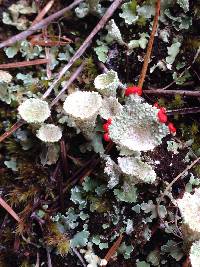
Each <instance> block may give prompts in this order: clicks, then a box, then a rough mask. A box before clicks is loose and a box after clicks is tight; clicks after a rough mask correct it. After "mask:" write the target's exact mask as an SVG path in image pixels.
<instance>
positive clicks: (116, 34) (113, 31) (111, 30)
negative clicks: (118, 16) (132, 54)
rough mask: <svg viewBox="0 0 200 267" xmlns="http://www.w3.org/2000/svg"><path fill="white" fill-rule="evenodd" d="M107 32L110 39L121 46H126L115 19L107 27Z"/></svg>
mask: <svg viewBox="0 0 200 267" xmlns="http://www.w3.org/2000/svg"><path fill="white" fill-rule="evenodd" d="M106 30H108V37H110V38H111V39H112V40H115V41H116V42H118V44H120V45H124V44H125V42H124V41H123V39H122V35H121V32H120V30H119V28H118V26H117V25H116V23H115V21H114V19H111V20H110V21H109V22H108V24H107V25H106Z"/></svg>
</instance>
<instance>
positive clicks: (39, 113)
mask: <svg viewBox="0 0 200 267" xmlns="http://www.w3.org/2000/svg"><path fill="white" fill-rule="evenodd" d="M18 112H19V114H20V116H21V117H22V119H24V120H25V121H27V122H28V123H42V122H44V121H45V120H46V119H47V118H48V117H49V116H50V115H51V111H50V108H49V105H48V103H47V102H46V101H44V100H41V99H36V98H29V99H27V100H25V101H24V102H23V103H22V104H21V105H20V106H19V107H18Z"/></svg>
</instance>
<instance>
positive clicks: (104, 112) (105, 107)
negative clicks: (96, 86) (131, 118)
mask: <svg viewBox="0 0 200 267" xmlns="http://www.w3.org/2000/svg"><path fill="white" fill-rule="evenodd" d="M121 111H122V105H121V104H120V103H119V102H118V99H117V98H116V97H112V96H110V97H104V98H103V101H102V107H101V108H100V111H99V114H100V116H101V117H102V118H103V119H105V120H108V119H109V118H111V119H112V118H113V117H115V116H116V115H117V114H119V113H120V112H121Z"/></svg>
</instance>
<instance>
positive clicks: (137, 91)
mask: <svg viewBox="0 0 200 267" xmlns="http://www.w3.org/2000/svg"><path fill="white" fill-rule="evenodd" d="M131 94H138V95H139V96H141V95H142V88H140V87H137V86H132V87H128V88H126V91H125V96H129V95H131Z"/></svg>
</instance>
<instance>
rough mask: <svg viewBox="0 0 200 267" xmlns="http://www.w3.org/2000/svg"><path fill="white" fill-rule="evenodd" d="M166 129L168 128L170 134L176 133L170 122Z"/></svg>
mask: <svg viewBox="0 0 200 267" xmlns="http://www.w3.org/2000/svg"><path fill="white" fill-rule="evenodd" d="M168 128H169V131H170V133H175V132H176V127H175V126H174V124H173V123H172V122H170V123H169V124H168Z"/></svg>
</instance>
